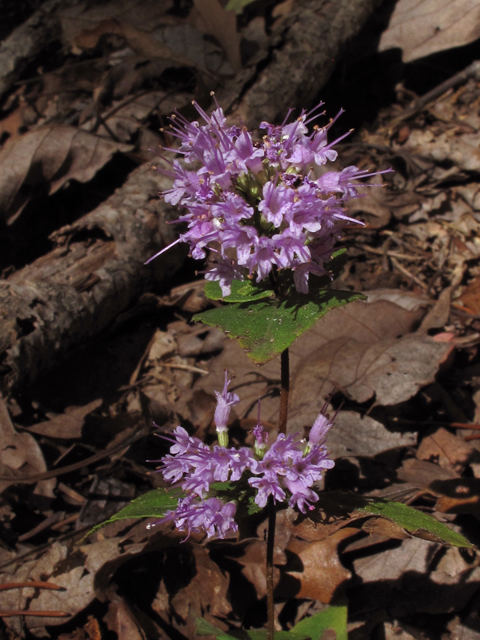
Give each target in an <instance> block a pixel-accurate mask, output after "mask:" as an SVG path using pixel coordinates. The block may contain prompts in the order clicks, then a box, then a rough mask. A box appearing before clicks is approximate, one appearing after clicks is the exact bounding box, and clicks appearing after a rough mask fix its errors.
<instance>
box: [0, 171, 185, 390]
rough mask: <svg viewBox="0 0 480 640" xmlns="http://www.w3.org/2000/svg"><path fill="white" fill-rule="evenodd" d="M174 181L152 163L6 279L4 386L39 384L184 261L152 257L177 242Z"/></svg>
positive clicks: (2, 286) (174, 254) (0, 365)
mask: <svg viewBox="0 0 480 640" xmlns="http://www.w3.org/2000/svg"><path fill="white" fill-rule="evenodd" d="M169 186H170V184H169V182H168V180H167V179H166V178H164V177H162V176H160V175H159V174H158V173H156V172H154V171H152V170H151V169H149V168H148V167H147V166H141V167H139V168H138V169H136V170H135V171H133V172H132V173H131V174H130V176H129V178H128V180H127V181H126V183H125V184H124V186H122V187H121V188H120V189H118V190H117V191H116V192H115V193H114V194H113V195H112V196H111V197H110V198H108V200H106V201H105V202H104V203H103V204H101V205H100V206H99V207H98V208H97V209H95V210H94V211H92V212H91V213H89V214H87V215H86V216H84V217H83V218H81V219H80V220H78V221H77V222H75V223H74V224H72V225H69V226H66V227H63V228H62V229H60V230H58V231H56V232H55V233H54V234H53V235H52V236H51V237H52V239H53V240H54V242H55V243H56V245H57V247H56V248H55V249H54V250H53V251H51V252H50V253H49V254H47V255H45V256H42V257H41V258H39V259H38V260H36V261H35V262H33V263H32V264H30V265H27V266H26V267H24V268H23V269H21V270H20V271H18V272H16V273H14V274H13V275H12V276H10V278H8V279H7V280H0V306H1V308H2V319H1V322H0V388H1V389H2V391H3V392H4V393H10V392H12V391H13V390H15V389H18V388H20V387H25V386H26V385H29V384H31V383H33V382H34V381H35V380H36V379H37V378H38V376H39V375H41V374H42V373H44V372H46V371H48V370H50V369H51V368H52V367H53V366H55V365H56V364H57V363H59V362H61V361H62V359H64V358H65V356H67V355H68V354H69V353H71V352H72V351H73V350H74V349H75V348H77V347H78V346H79V345H81V344H84V343H85V342H86V341H88V340H89V339H91V338H93V337H94V336H95V335H97V334H98V333H99V332H100V331H102V330H103V329H105V328H106V327H107V326H108V325H109V323H111V322H112V320H113V319H114V318H115V317H116V316H118V314H119V313H120V312H121V311H123V310H124V309H126V308H127V307H128V306H129V305H131V304H132V303H133V302H134V301H135V300H136V299H137V298H138V297H139V296H140V295H141V294H142V293H144V292H145V291H147V290H148V289H149V288H151V286H152V284H153V283H157V285H158V283H159V282H160V281H161V280H162V279H164V278H165V277H166V276H167V274H169V273H171V272H173V271H175V269H176V268H178V266H179V265H180V264H181V261H182V257H183V255H184V254H183V253H182V250H181V249H180V250H175V249H172V251H169V252H168V254H167V256H165V257H162V258H159V259H157V260H155V261H154V262H152V263H151V265H149V266H147V267H146V266H145V265H144V262H145V261H146V260H147V259H148V258H149V257H150V256H151V255H153V254H154V253H156V252H157V251H158V250H159V249H162V248H163V247H164V246H165V245H166V244H168V243H170V242H171V241H172V240H173V239H174V233H175V230H174V228H172V226H170V225H168V224H167V222H168V220H169V219H170V218H171V217H173V210H171V209H170V208H169V207H168V205H165V204H164V203H163V202H161V201H160V200H159V199H158V191H160V190H163V189H166V188H168V187H169Z"/></svg>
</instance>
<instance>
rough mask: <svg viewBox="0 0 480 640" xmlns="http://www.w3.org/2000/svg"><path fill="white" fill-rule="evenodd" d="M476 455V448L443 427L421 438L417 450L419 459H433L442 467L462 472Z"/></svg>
mask: <svg viewBox="0 0 480 640" xmlns="http://www.w3.org/2000/svg"><path fill="white" fill-rule="evenodd" d="M477 456H478V452H477V450H476V449H475V448H474V447H472V445H471V444H468V442H465V440H462V438H460V437H458V436H455V435H453V433H450V431H447V430H446V429H444V428H443V427H441V428H440V429H438V430H437V431H435V433H432V434H431V435H429V436H427V437H426V438H424V439H423V440H422V442H421V443H420V446H419V447H418V450H417V458H418V459H419V460H427V461H432V460H433V461H435V462H437V463H438V464H439V465H440V466H441V467H443V468H444V469H449V470H452V471H456V472H457V473H462V472H463V471H464V469H465V467H466V466H467V464H468V463H469V462H470V461H471V460H472V459H473V458H475V457H477Z"/></svg>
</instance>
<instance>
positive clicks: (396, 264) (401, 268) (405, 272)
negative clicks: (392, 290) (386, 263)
mask: <svg viewBox="0 0 480 640" xmlns="http://www.w3.org/2000/svg"><path fill="white" fill-rule="evenodd" d="M390 260H391V261H392V264H393V266H394V267H395V268H396V269H398V271H400V273H403V275H404V276H407V278H410V279H411V280H413V281H414V282H416V283H417V284H418V285H419V286H420V287H422V289H425V290H427V289H428V287H427V285H426V284H425V283H424V282H422V281H421V280H420V278H417V276H416V275H414V274H413V273H411V272H410V271H409V270H408V269H405V267H404V266H402V265H401V264H400V263H399V262H398V260H397V259H396V258H390Z"/></svg>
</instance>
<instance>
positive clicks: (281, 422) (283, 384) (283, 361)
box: [278, 348, 290, 433]
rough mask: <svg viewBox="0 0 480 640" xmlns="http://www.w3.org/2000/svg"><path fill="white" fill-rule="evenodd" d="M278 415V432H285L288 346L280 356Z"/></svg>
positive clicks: (288, 366) (288, 376)
mask: <svg viewBox="0 0 480 640" xmlns="http://www.w3.org/2000/svg"><path fill="white" fill-rule="evenodd" d="M280 368H281V372H280V416H279V418H278V432H279V433H287V418H288V395H289V392H290V362H289V357H288V348H287V349H285V351H282V353H281V356H280Z"/></svg>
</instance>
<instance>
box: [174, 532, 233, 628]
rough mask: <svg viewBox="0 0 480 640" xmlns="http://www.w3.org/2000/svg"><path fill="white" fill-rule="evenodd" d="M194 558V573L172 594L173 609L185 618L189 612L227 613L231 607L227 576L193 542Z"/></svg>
mask: <svg viewBox="0 0 480 640" xmlns="http://www.w3.org/2000/svg"><path fill="white" fill-rule="evenodd" d="M192 548H193V554H194V557H195V575H194V576H193V577H192V579H191V581H190V582H189V584H188V585H187V586H186V587H184V588H183V589H180V590H179V591H178V592H177V593H176V594H175V595H173V596H172V598H171V601H170V604H171V607H172V609H173V611H174V612H175V613H176V614H177V615H178V616H180V617H181V618H182V619H183V620H184V621H185V620H187V618H188V617H189V615H190V614H191V613H192V614H195V615H202V612H204V611H208V612H209V614H210V615H212V616H220V617H222V616H226V615H227V614H228V613H229V612H230V610H231V606H230V603H229V601H228V598H227V591H228V578H227V577H226V576H225V575H224V574H223V573H222V572H221V570H220V567H219V566H218V565H217V564H216V563H215V562H213V560H212V559H211V558H210V555H209V553H208V551H207V549H205V548H204V547H201V546H200V545H197V544H194V545H192Z"/></svg>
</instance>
